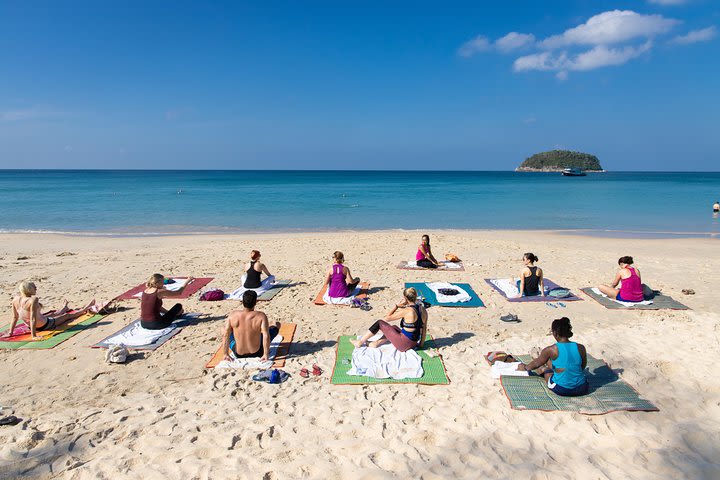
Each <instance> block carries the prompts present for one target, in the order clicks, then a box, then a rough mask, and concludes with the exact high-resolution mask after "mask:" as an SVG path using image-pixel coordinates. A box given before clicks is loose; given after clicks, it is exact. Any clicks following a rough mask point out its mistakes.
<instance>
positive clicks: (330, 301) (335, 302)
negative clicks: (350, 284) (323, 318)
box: [323, 285, 360, 305]
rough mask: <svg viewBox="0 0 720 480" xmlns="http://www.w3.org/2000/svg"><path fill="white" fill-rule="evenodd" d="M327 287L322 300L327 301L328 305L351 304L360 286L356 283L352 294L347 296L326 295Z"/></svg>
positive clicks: (358, 293)
mask: <svg viewBox="0 0 720 480" xmlns="http://www.w3.org/2000/svg"><path fill="white" fill-rule="evenodd" d="M328 290H330V289H329V288H328V289H325V294H324V295H323V302H325V303H327V304H328V305H352V302H353V300H354V299H355V297H356V296H357V295H360V286H359V285H358V286H357V287H355V290H353V292H352V294H351V295H350V296H349V297H340V298H336V297H331V296H330V295H328Z"/></svg>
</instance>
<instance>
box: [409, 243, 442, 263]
mask: <svg viewBox="0 0 720 480" xmlns="http://www.w3.org/2000/svg"><path fill="white" fill-rule="evenodd" d="M415 261H416V263H417V266H418V267H422V268H438V267H439V266H440V263H439V262H438V261H437V260H436V259H435V257H434V256H433V254H432V250H430V235H423V236H422V241H421V242H420V246H419V247H418V251H417V253H416V254H415Z"/></svg>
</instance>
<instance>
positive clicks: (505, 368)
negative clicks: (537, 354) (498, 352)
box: [490, 362, 530, 378]
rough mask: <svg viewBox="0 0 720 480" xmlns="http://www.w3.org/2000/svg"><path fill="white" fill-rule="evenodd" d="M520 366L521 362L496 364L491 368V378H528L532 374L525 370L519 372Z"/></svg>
mask: <svg viewBox="0 0 720 480" xmlns="http://www.w3.org/2000/svg"><path fill="white" fill-rule="evenodd" d="M518 365H520V362H508V363H505V362H495V363H493V365H492V367H490V376H491V377H492V378H500V377H502V376H511V377H527V376H528V375H529V374H530V372H527V371H525V370H520V371H518V369H517V367H518Z"/></svg>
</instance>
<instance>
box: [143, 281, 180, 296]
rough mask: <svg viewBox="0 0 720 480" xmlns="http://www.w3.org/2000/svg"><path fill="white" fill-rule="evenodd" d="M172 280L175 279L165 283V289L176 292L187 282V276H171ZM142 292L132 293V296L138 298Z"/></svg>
mask: <svg viewBox="0 0 720 480" xmlns="http://www.w3.org/2000/svg"><path fill="white" fill-rule="evenodd" d="M173 280H175V281H174V282H173V283H168V284H167V285H165V290H168V291H170V292H177V291H179V290H180V289H181V288H183V287H184V286H185V285H187V283H188V279H187V278H173ZM142 294H143V292H142V291H140V292H138V293H136V294H135V295H133V297H135V298H140V297H142Z"/></svg>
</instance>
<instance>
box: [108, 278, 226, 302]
mask: <svg viewBox="0 0 720 480" xmlns="http://www.w3.org/2000/svg"><path fill="white" fill-rule="evenodd" d="M170 278H173V277H170ZM178 278H187V277H178ZM212 281H213V278H212V277H203V278H196V279H195V280H193V281H192V282H190V284H189V285H188V286H187V287H185V290H184V291H183V293H182V295H174V296H172V297H169V299H175V298H190V296H192V295H193V294H195V293H197V292H198V291H199V290H200V289H201V288H203V287H204V286H205V285H207V284H208V283H210V282H212ZM145 288H146V287H145V284H144V283H141V284H140V285H138V286H137V287H135V288H131V289H130V290H128V291H127V292H125V293H123V294H122V295H119V296H117V297H115V300H140V298H139V297H135V295H137V294H138V293H140V292H142V291H143V290H145Z"/></svg>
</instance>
